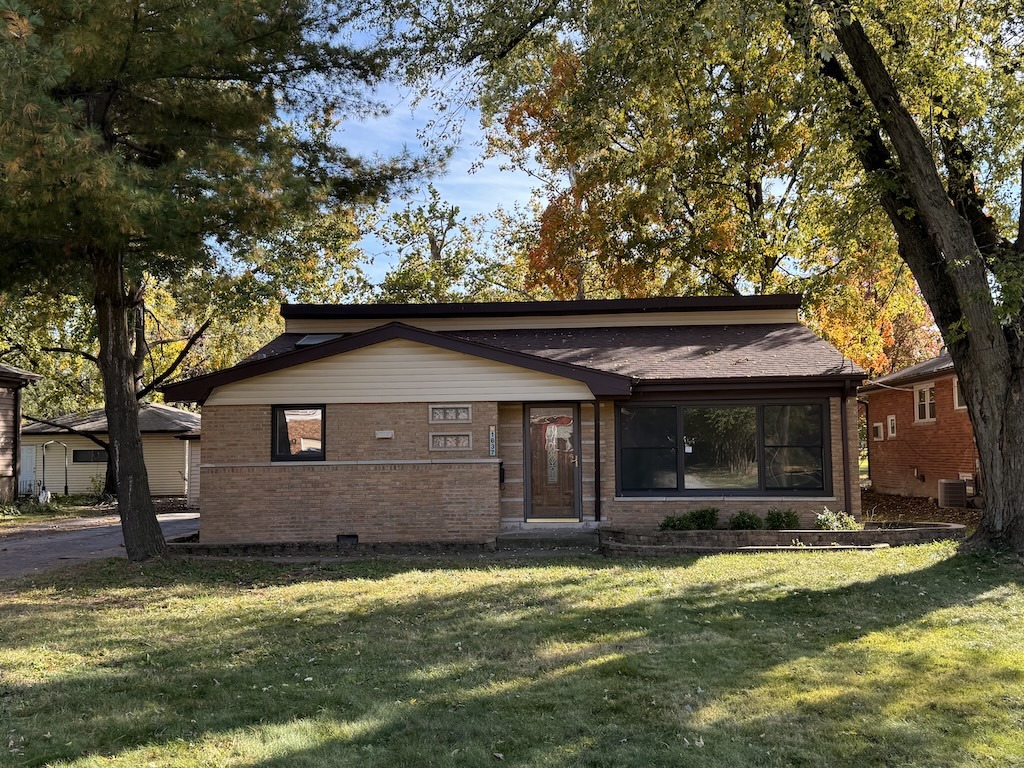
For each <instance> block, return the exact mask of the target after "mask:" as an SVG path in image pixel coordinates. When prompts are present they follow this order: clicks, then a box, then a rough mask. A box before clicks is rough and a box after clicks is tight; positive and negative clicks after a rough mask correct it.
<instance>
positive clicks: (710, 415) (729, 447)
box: [683, 406, 758, 490]
mask: <svg viewBox="0 0 1024 768" xmlns="http://www.w3.org/2000/svg"><path fill="white" fill-rule="evenodd" d="M683 428H684V429H685V437H684V441H685V445H686V447H685V456H684V458H683V466H684V467H685V476H684V486H685V487H686V488H687V489H688V490H697V489H701V488H752V489H756V488H757V487H758V482H757V480H758V477H757V409H756V408H754V407H753V406H745V407H741V408H684V409H683Z"/></svg>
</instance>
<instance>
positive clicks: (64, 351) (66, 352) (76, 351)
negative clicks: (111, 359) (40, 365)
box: [39, 347, 99, 365]
mask: <svg viewBox="0 0 1024 768" xmlns="http://www.w3.org/2000/svg"><path fill="white" fill-rule="evenodd" d="M39 349H40V351H41V352H57V353H60V354H63V355H76V356H78V357H81V358H84V359H85V360H88V361H89V362H90V363H93V364H95V365H99V360H97V359H96V356H95V355H90V354H89V353H88V352H85V351H83V350H81V349H69V348H68V347H40V348H39Z"/></svg>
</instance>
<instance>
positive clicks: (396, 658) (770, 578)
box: [0, 554, 1022, 768]
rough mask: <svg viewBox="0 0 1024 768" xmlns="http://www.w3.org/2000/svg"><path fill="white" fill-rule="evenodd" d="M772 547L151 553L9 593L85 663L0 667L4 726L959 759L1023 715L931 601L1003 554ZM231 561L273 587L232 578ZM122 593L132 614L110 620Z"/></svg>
mask: <svg viewBox="0 0 1024 768" xmlns="http://www.w3.org/2000/svg"><path fill="white" fill-rule="evenodd" d="M889 556H894V555H891V554H890V555H889ZM825 557H826V558H827V557H830V556H829V555H826V556H825ZM768 561H769V562H770V560H768ZM806 562H807V565H808V566H809V567H821V566H822V563H823V562H824V563H826V566H825V567H828V566H827V562H828V561H827V560H822V559H820V558H808V559H807V560H806ZM864 562H870V561H864ZM721 563H726V567H732V568H735V569H736V572H735V574H731V573H730V574H728V575H723V574H722V573H721V570H722V566H721ZM744 563H747V564H750V565H755V564H756V565H757V566H758V567H757V568H756V569H751V570H747V571H746V572H745V571H744V568H743V566H744ZM763 563H764V561H759V560H755V559H753V558H750V556H738V557H734V559H733V560H732V561H728V560H723V561H718V562H714V561H713V559H707V558H706V559H703V560H701V561H698V560H696V559H687V560H680V561H676V562H674V563H672V564H661V563H658V564H651V563H644V564H643V565H638V564H635V563H629V562H628V561H627V562H625V563H623V562H621V561H615V562H614V563H603V562H601V561H587V562H582V563H579V562H578V563H565V562H564V561H559V562H558V563H550V564H545V563H538V562H530V563H523V564H521V566H520V565H515V564H510V563H502V564H500V567H495V566H494V565H492V564H488V565H487V566H485V567H484V568H481V567H480V565H479V564H473V565H467V566H465V567H463V566H462V564H456V565H455V567H454V568H453V567H452V564H450V563H449V564H438V565H437V567H436V568H430V569H423V568H422V565H423V564H421V563H416V564H414V565H415V567H410V564H409V563H394V562H392V563H379V562H378V563H373V564H366V566H365V567H363V568H348V567H345V568H338V569H325V570H324V571H323V573H320V574H317V575H315V576H313V578H312V579H308V580H296V581H294V582H290V581H289V580H288V577H287V575H285V578H284V580H283V581H282V580H277V581H275V580H273V579H272V578H271V574H270V573H269V572H267V571H266V570H264V569H259V568H257V569H248V570H247V569H245V568H241V569H227V570H218V571H217V572H216V573H215V574H210V573H208V574H207V576H206V578H205V579H204V578H203V576H202V573H201V571H200V570H199V569H197V570H195V571H191V572H189V573H187V574H186V579H185V583H184V584H176V583H173V575H174V571H173V568H171V569H170V570H167V571H160V567H154V568H150V569H149V570H150V574H149V575H148V576H146V575H145V574H143V578H142V579H141V580H142V581H143V582H145V584H146V588H145V589H144V590H142V594H136V593H132V594H130V595H124V594H122V593H120V592H119V591H118V590H117V589H114V590H113V593H112V594H111V595H109V596H107V597H106V598H104V601H105V602H104V604H103V605H102V606H97V605H95V604H94V602H90V600H92V601H95V599H96V596H95V595H88V594H86V595H81V596H77V597H76V596H75V595H73V594H72V595H70V596H69V595H67V594H66V593H65V594H64V595H63V596H62V599H61V600H60V601H59V603H57V604H47V603H35V604H32V605H25V604H21V605H20V606H18V607H17V610H18V611H19V614H18V615H14V616H12V615H11V612H10V611H8V610H5V609H0V622H2V623H3V625H5V626H6V627H7V629H6V630H5V632H4V635H6V637H7V638H9V640H7V641H3V640H2V639H0V648H3V647H4V646H6V647H8V648H10V649H11V650H12V651H15V650H16V649H17V648H18V647H19V646H23V645H30V646H33V647H44V648H56V649H59V650H60V653H62V654H66V655H74V656H77V657H79V660H78V661H77V662H76V663H77V666H76V667H75V668H74V669H73V670H71V671H70V672H69V671H68V670H64V671H63V672H61V673H59V674H54V675H52V676H51V677H49V678H48V679H45V675H44V680H43V681H42V682H34V683H20V682H19V681H16V680H8V681H7V682H6V683H5V684H4V686H3V690H2V691H0V720H3V721H5V722H8V723H11V728H12V732H14V731H16V732H17V733H16V735H17V738H19V739H20V738H22V737H24V738H25V745H24V746H23V747H21V749H22V750H23V754H21V755H16V756H17V759H18V760H19V762H18V763H16V764H26V765H41V764H45V763H50V762H52V761H55V760H66V761H69V762H71V761H74V760H75V759H76V758H78V757H80V756H81V755H82V754H83V753H85V752H88V753H93V754H105V755H116V756H119V757H120V758H121V759H122V760H123V764H126V765H130V764H134V763H136V762H139V763H141V762H143V761H146V760H149V759H153V754H152V753H153V750H156V752H155V755H156V757H155V759H157V760H160V761H166V762H171V763H173V764H189V763H190V762H193V761H194V762H195V763H197V764H199V763H203V762H204V760H205V761H206V762H214V763H225V764H227V763H231V762H239V763H244V764H247V765H260V766H264V768H278V767H279V766H280V768H284V766H306V765H308V766H321V765H359V766H370V767H374V766H402V765H410V766H413V765H415V766H424V765H452V766H462V765H466V766H469V765H474V766H476V765H480V764H481V763H482V762H494V761H495V757H494V754H496V753H497V754H501V755H502V756H503V758H504V760H505V761H506V762H508V763H510V764H512V763H514V764H518V765H530V766H576V765H581V766H583V765H585V766H624V765H665V766H668V765H672V766H675V765H680V764H685V763H688V762H694V761H699V762H700V763H701V764H711V765H822V764H836V763H838V764H856V765H872V764H877V765H898V764H908V765H909V764H915V765H950V764H954V763H960V762H963V760H964V757H965V750H966V753H967V754H976V753H981V752H983V749H982V747H981V746H980V742H979V743H972V742H971V741H970V740H971V739H975V740H977V738H982V739H984V738H989V737H988V736H986V735H985V734H986V733H987V732H988V731H991V730H992V729H993V727H996V726H999V725H1000V722H999V719H998V717H995V716H994V715H993V713H992V711H993V709H994V702H995V700H1000V697H1003V698H1009V699H1012V698H1013V697H1016V699H1015V701H1016V705H1015V706H1016V707H1017V711H1016V716H1017V717H1018V718H1019V717H1020V710H1019V707H1020V700H1021V695H1022V680H1021V671H1020V668H1019V667H1016V668H1015V667H1013V666H1012V665H1008V664H1005V663H1004V662H1005V659H1003V657H1002V656H1001V653H1002V651H1001V650H1000V649H999V648H993V647H992V644H991V638H989V637H988V634H987V633H986V631H985V625H982V624H979V623H978V622H977V621H975V620H974V619H972V618H971V616H970V615H968V616H967V618H966V620H964V621H962V623H960V624H959V625H958V627H959V629H958V630H957V631H960V632H961V633H963V632H972V633H975V634H976V635H977V637H976V638H974V639H972V637H968V638H967V640H968V641H967V642H966V643H964V642H960V643H959V644H958V643H957V642H955V641H954V638H952V637H951V636H950V634H949V633H950V626H951V625H950V622H951V621H952V618H951V617H948V616H945V615H944V611H946V609H949V608H959V609H963V611H965V612H966V613H967V614H972V612H973V613H977V612H980V613H981V614H985V612H986V611H989V610H990V609H991V607H992V605H993V601H997V600H999V599H1001V598H1000V597H999V596H1000V594H1002V592H1001V589H1002V588H1010V589H1012V585H1015V584H1016V583H1017V582H1018V581H1019V576H1020V569H1019V566H1017V565H1013V564H1010V563H1009V562H1008V561H1006V560H1004V559H1001V558H995V557H990V556H978V555H963V554H960V555H955V556H953V557H948V558H945V559H941V560H939V561H938V562H934V563H932V564H930V565H928V566H927V567H924V568H920V569H917V570H910V571H899V570H898V569H894V572H891V573H885V574H884V575H881V576H878V577H876V578H874V579H870V580H867V581H863V582H857V583H852V584H844V585H842V586H838V587H835V588H829V589H809V588H794V587H791V585H788V584H786V583H784V582H785V580H786V576H787V574H791V573H792V568H790V569H787V568H785V567H769V568H766V567H764V566H763ZM360 565H363V564H360ZM704 566H708V567H712V568H718V570H717V571H715V572H714V574H716V575H715V578H708V579H703V580H702V579H701V578H700V569H701V568H702V567H704ZM124 568H125V566H120V569H121V571H122V572H121V575H122V582H121V584H122V586H123V585H124ZM509 569H511V570H509ZM114 570H117V568H114ZM534 571H538V572H539V573H538V575H537V576H533V575H532V574H533V572H534ZM695 571H696V572H697V574H696V578H693V579H691V578H689V577H690V576H691V575H692V573H693V572H695ZM246 573H248V574H249V575H250V576H255V577H257V578H255V579H254V581H253V583H254V584H255V583H262V582H261V580H262V579H268V583H267V585H266V588H264V587H260V586H257V587H253V586H250V585H245V584H244V583H239V579H237V578H236V577H238V576H240V575H241V576H244V575H245V574H246ZM354 573H362V574H363V575H362V576H360V577H358V578H356V579H353V578H352V576H353V574H354ZM340 574H345V576H343V577H342V578H341V579H337V577H338V576H339V575H340ZM709 575H712V574H711V573H710V572H709ZM278 576H279V577H280V576H282V574H280V573H278ZM474 576H475V577H478V578H480V579H482V580H483V582H484V583H482V584H480V583H475V579H474V578H473V577H474ZM360 579H362V580H365V581H366V584H362V583H361V582H360ZM517 579H522V580H518V581H517ZM100 580H101V581H102V580H103V579H102V578H101V579H100ZM245 580H246V579H245V578H242V579H241V582H245ZM335 580H336V581H337V583H336V584H330V583H326V582H330V581H335ZM90 583H91V582H90ZM382 584H383V585H384V586H385V587H386V589H384V590H383V592H381V585H382ZM752 584H753V586H752ZM337 590H342V591H341V592H339V591H337ZM608 591H613V593H614V595H615V596H618V597H619V598H620V599H617V600H615V599H609V597H610V595H609V593H608ZM136 592H138V590H136ZM189 593H191V594H197V595H199V596H200V599H199V601H198V603H190V602H189V601H188V598H187V594H189ZM119 595H120V596H122V597H128V598H129V599H130V600H132V601H135V600H138V601H139V603H138V604H137V605H131V604H129V607H130V608H132V610H133V611H134V612H135V613H136V614H137V615H134V616H128V617H126V618H125V619H124V621H123V623H121V624H117V625H116V626H112V625H110V623H109V619H108V618H106V615H105V613H104V610H105V609H106V608H110V607H112V606H113V605H114V604H116V601H117V600H118V597H119ZM602 598H605V599H602ZM1012 599H1017V600H1019V594H1017V595H1016V596H1014V597H1012ZM231 600H234V601H237V605H236V604H234V603H228V602H227V601H231ZM110 601H113V602H110ZM120 605H121V607H124V604H123V603H122V604H120ZM58 606H62V607H58ZM184 608H187V609H188V610H185V616H184V626H183V617H182V615H180V614H181V613H182V610H183V609H184ZM1017 615H1018V617H1019V612H1018V614H1017ZM975 618H978V617H975ZM51 622H56V624H57V625H56V626H54V625H53V624H52V623H51ZM8 630H10V631H8ZM975 640H976V643H975V644H973V645H972V643H974V641H975ZM939 641H948V642H947V643H946V645H945V647H944V648H939V647H937V646H936V645H935V644H936V643H938V642H939ZM939 651H941V653H939ZM2 652H3V651H0V653H2ZM42 663H46V661H45V659H43V660H42ZM307 678H311V679H307ZM0 679H3V678H2V677H0ZM909 690H912V691H914V694H913V698H912V699H911V698H910V697H908V696H905V695H904V693H903V692H905V691H909ZM953 691H958V693H957V695H955V696H954V695H951V692H953ZM1003 703H1004V705H1005V709H1006V712H1007V717H1008V718H1010V719H1011V720H1012V717H1013V716H1014V713H1013V706H1012V702H1011V704H1009V705H1007V704H1006V702H1003ZM919 705H920V707H922V708H923V709H920V710H919V709H918V707H919ZM976 716H977V717H978V718H979V719H980V718H987V719H986V720H985V722H974V721H973V720H974V719H975V717H976ZM993 718H995V722H989V720H992V719H993ZM1018 726H1019V720H1018ZM44 733H49V734H50V737H49V738H46V737H45V736H44V735H43V734H44ZM698 739H701V740H702V741H703V746H700V747H698V746H696V744H697V741H698ZM990 740H991V739H990ZM16 742H17V739H16ZM992 748H993V749H994V750H995V751H996V752H997V754H1000V755H1003V756H1005V755H1006V754H1008V752H1007V750H1011V749H1012V745H1011V746H1005V745H1004V746H1003V747H1000V746H999V745H998V744H996V745H994V746H993V747H992ZM1000 749H1002V750H1003V751H1002V752H999V750H1000ZM697 750H699V753H698V752H697ZM12 754H16V753H12Z"/></svg>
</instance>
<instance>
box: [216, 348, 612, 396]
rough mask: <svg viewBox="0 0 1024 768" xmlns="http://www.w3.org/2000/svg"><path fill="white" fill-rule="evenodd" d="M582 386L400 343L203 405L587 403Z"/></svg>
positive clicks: (249, 384)
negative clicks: (531, 401)
mask: <svg viewBox="0 0 1024 768" xmlns="http://www.w3.org/2000/svg"><path fill="white" fill-rule="evenodd" d="M592 399H593V395H592V394H591V392H590V390H589V389H588V388H587V386H586V385H585V384H583V383H582V382H579V381H575V380H573V379H565V378H562V377H561V376H554V375H552V374H548V373H540V372H538V371H532V370H529V369H527V368H519V367H517V366H515V365H509V364H507V363H499V362H495V361H493V360H486V359H484V358H479V357H474V356H472V355H467V354H463V353H461V352H453V351H451V350H447V349H440V348H438V347H433V346H430V345H428V344H420V343H418V342H414V341H406V340H403V339H392V340H390V341H384V342H381V343H379V344H375V345H373V346H371V347H364V348H362V349H356V350H353V351H351V352H345V353H342V354H338V355H334V356H332V357H328V358H324V359H322V360H314V361H312V362H309V363H303V364H301V365H295V366H292V367H291V368H286V369H284V370H280V371H273V372H272V373H266V374H263V375H262V376H254V377H252V378H250V379H245V380H243V381H238V382H235V383H233V384H226V385H224V386H222V387H217V388H216V389H215V390H214V391H213V394H211V395H210V397H209V399H207V401H206V403H207V405H260V404H266V403H287V404H289V405H302V404H306V403H318V404H319V403H415V402H427V403H451V402H455V403H465V402H472V401H482V400H486V401H491V402H494V401H498V402H509V401H514V402H522V401H524V400H534V401H545V400H592Z"/></svg>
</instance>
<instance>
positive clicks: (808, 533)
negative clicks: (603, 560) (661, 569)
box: [598, 522, 967, 557]
mask: <svg viewBox="0 0 1024 768" xmlns="http://www.w3.org/2000/svg"><path fill="white" fill-rule="evenodd" d="M966 534H967V527H966V526H964V525H961V524H960V523H937V522H936V523H895V524H894V523H865V525H864V529H863V530H860V531H820V530H790V531H764V530H761V531H750V530H742V531H734V530H724V529H717V528H716V529H714V530H706V531H662V530H656V529H629V528H600V529H598V535H599V537H600V549H601V552H602V554H605V555H634V556H641V557H644V556H646V557H670V556H672V555H685V554H717V553H722V552H766V551H777V550H794V551H822V550H827V551H838V550H849V549H879V548H885V547H901V546H907V545H911V544H926V543H928V542H932V541H943V540H953V541H961V540H963V539H964V538H965V537H966Z"/></svg>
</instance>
